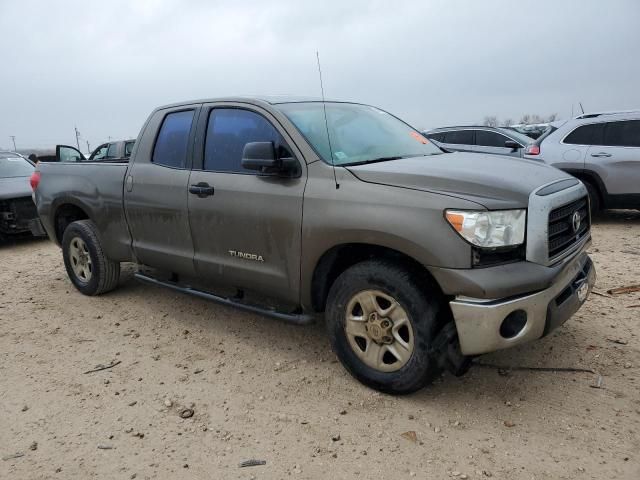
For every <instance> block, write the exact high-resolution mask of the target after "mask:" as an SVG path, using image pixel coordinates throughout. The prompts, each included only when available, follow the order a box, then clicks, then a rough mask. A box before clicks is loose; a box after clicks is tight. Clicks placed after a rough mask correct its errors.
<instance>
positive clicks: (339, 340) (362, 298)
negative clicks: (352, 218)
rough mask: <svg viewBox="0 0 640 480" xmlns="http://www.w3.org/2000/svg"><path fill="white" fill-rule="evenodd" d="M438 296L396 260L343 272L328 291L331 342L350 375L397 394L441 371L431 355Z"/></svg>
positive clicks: (418, 385)
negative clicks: (419, 284) (417, 280)
mask: <svg viewBox="0 0 640 480" xmlns="http://www.w3.org/2000/svg"><path fill="white" fill-rule="evenodd" d="M423 288H425V289H428V288H429V287H428V283H427V284H425V285H423ZM438 298H439V297H438V294H437V293H436V292H431V293H428V292H423V291H422V289H420V288H418V287H417V282H416V281H414V280H413V278H412V276H411V275H410V273H409V272H407V271H406V270H404V269H402V268H400V267H399V266H397V265H395V264H393V263H390V262H386V261H375V260H371V261H366V262H362V263H359V264H357V265H355V266H353V267H351V268H349V269H348V270H346V271H345V272H344V273H342V275H340V276H339V277H338V279H337V280H336V281H335V283H334V284H333V286H332V287H331V290H330V292H329V297H328V299H327V314H326V320H327V328H328V330H329V339H330V341H331V345H332V347H333V349H334V351H335V352H336V355H337V356H338V358H339V359H340V361H341V362H342V364H343V365H344V366H345V368H346V369H347V370H348V371H349V373H351V375H353V376H354V377H355V378H357V379H358V380H359V381H361V382H362V383H364V384H365V385H367V386H369V387H372V388H374V389H376V390H380V391H382V392H385V393H393V394H406V393H411V392H414V391H416V390H419V389H420V388H422V387H423V386H425V385H427V384H428V383H430V382H431V381H432V380H433V379H434V378H435V377H436V376H437V374H438V373H439V368H438V366H437V364H436V362H435V361H434V360H433V359H432V358H431V357H430V354H429V351H430V347H431V346H432V341H433V337H434V335H435V333H436V327H437V314H438V309H439V301H438Z"/></svg>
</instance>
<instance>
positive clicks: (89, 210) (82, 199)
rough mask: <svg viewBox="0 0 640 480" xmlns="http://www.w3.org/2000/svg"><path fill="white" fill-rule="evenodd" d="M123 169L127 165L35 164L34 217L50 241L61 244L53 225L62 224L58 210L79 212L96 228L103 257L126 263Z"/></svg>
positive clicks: (127, 244)
mask: <svg viewBox="0 0 640 480" xmlns="http://www.w3.org/2000/svg"><path fill="white" fill-rule="evenodd" d="M127 167H128V164H127V162H77V163H39V164H38V166H37V168H36V171H39V172H40V174H41V178H40V183H39V185H38V195H39V196H40V197H41V201H40V202H39V207H38V214H39V215H40V218H41V219H42V222H43V224H44V227H45V229H46V230H47V232H48V233H49V235H50V236H51V238H52V239H54V240H56V241H57V242H58V243H60V242H61V241H62V238H61V235H60V234H59V231H58V230H57V225H56V223H58V222H62V221H64V219H63V216H64V213H63V212H64V209H63V208H62V207H64V208H66V209H74V208H75V209H77V208H79V209H81V210H82V211H83V212H85V213H86V216H87V218H91V219H93V221H94V222H95V223H96V225H97V226H98V231H99V232H101V233H102V237H103V238H102V245H103V246H104V248H105V252H106V253H107V255H108V256H109V257H110V258H112V259H114V260H119V261H129V260H130V259H131V236H130V235H129V230H128V228H127V222H126V218H125V213H124V204H123V188H124V179H125V175H126V173H127ZM60 192H65V194H66V195H64V196H61V195H60ZM56 212H60V213H59V214H57V215H56Z"/></svg>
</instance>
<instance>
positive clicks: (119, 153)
mask: <svg viewBox="0 0 640 480" xmlns="http://www.w3.org/2000/svg"><path fill="white" fill-rule="evenodd" d="M135 143H136V141H135V140H119V141H116V142H108V143H103V144H102V145H100V146H99V147H98V148H96V149H95V150H94V151H93V152H92V153H91V154H90V155H89V158H87V157H85V155H84V154H83V153H82V152H80V151H79V150H77V149H75V148H73V147H69V146H68V145H63V147H65V148H63V149H62V150H61V149H59V148H56V157H55V161H58V162H98V161H101V162H120V161H128V159H129V157H130V156H131V151H132V150H133V146H134V144H135Z"/></svg>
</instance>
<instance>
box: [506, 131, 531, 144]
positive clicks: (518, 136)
mask: <svg viewBox="0 0 640 480" xmlns="http://www.w3.org/2000/svg"><path fill="white" fill-rule="evenodd" d="M503 131H504V132H505V133H506V134H507V135H509V136H510V137H511V138H513V139H514V140H515V141H516V142H519V143H521V144H523V145H529V144H530V143H533V138H531V137H529V136H527V135H525V134H523V133H522V132H520V131H519V130H516V129H515V128H514V129H512V128H511V127H509V128H505V129H504V130H503Z"/></svg>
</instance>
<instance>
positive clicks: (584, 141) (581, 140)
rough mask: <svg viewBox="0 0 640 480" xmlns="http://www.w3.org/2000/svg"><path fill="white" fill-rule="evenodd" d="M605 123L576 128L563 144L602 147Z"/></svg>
mask: <svg viewBox="0 0 640 480" xmlns="http://www.w3.org/2000/svg"><path fill="white" fill-rule="evenodd" d="M603 134H604V123H592V124H590V125H583V126H581V127H578V128H576V129H575V130H574V131H573V132H571V133H570V134H569V135H567V138H565V139H564V142H563V143H567V144H569V145H602V139H603Z"/></svg>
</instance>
